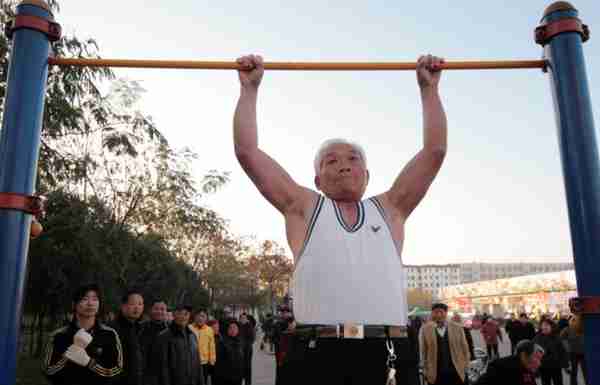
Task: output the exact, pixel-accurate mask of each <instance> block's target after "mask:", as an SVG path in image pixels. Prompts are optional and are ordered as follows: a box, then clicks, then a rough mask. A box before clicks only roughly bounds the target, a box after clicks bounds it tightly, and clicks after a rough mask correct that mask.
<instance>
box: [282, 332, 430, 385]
mask: <svg viewBox="0 0 600 385" xmlns="http://www.w3.org/2000/svg"><path fill="white" fill-rule="evenodd" d="M392 343H393V345H394V350H395V354H396V357H397V358H396V361H395V362H394V365H395V369H396V382H397V384H399V385H418V384H419V373H418V343H417V338H416V335H415V333H412V332H411V333H409V337H408V338H393V339H392ZM387 358H388V350H387V348H386V340H385V339H384V338H373V339H362V340H359V339H335V338H321V339H316V340H314V341H313V343H311V341H310V339H308V338H300V337H298V336H295V337H294V338H292V341H291V344H290V350H289V352H288V355H287V358H286V360H285V362H284V364H283V367H282V368H280V370H279V374H280V375H282V376H281V378H280V381H278V383H279V384H281V385H306V384H310V385H364V384H382V385H384V384H385V383H386V380H387V375H388V370H387ZM281 369H283V370H281Z"/></svg>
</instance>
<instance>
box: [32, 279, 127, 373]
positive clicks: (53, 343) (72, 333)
mask: <svg viewBox="0 0 600 385" xmlns="http://www.w3.org/2000/svg"><path fill="white" fill-rule="evenodd" d="M100 302H101V296H100V289H99V288H98V286H96V285H85V286H82V287H80V288H79V289H78V290H77V291H76V292H75V293H74V295H73V321H72V322H71V323H70V324H69V325H67V326H65V327H63V328H60V329H58V330H56V331H54V332H53V333H52V334H51V335H50V338H49V340H48V344H47V346H46V351H45V354H44V358H43V361H42V370H43V372H44V374H45V375H46V377H47V378H48V379H49V380H50V383H51V384H53V385H74V384H78V385H79V384H83V385H105V384H112V383H113V380H114V379H115V378H117V377H118V376H119V374H120V373H121V370H122V369H123V351H122V348H121V342H120V341H119V336H118V335H117V333H116V332H115V331H114V329H112V328H110V327H108V326H106V325H104V324H102V323H100V321H99V320H98V319H97V318H96V316H97V314H98V311H99V308H100Z"/></svg>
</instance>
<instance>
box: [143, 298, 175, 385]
mask: <svg viewBox="0 0 600 385" xmlns="http://www.w3.org/2000/svg"><path fill="white" fill-rule="evenodd" d="M168 326H169V325H168V324H167V304H166V303H165V302H164V301H162V300H161V299H155V300H153V301H152V307H151V308H150V320H149V321H146V322H145V323H144V326H143V328H142V335H141V337H140V339H141V343H142V349H143V352H144V385H154V384H156V383H157V382H158V379H157V378H156V373H155V370H154V368H156V366H157V357H155V356H154V355H153V354H152V346H153V345H154V343H155V342H156V337H157V336H158V335H159V334H160V333H161V332H162V331H164V330H165V329H167V328H168Z"/></svg>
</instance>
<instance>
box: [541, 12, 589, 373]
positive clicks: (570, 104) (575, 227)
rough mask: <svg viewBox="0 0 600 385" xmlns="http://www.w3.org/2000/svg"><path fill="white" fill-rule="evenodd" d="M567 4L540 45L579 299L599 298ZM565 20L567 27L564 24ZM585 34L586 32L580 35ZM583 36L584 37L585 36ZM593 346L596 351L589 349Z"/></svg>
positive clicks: (582, 109)
mask: <svg viewBox="0 0 600 385" xmlns="http://www.w3.org/2000/svg"><path fill="white" fill-rule="evenodd" d="M577 16H578V12H577V10H576V9H575V8H574V7H573V6H572V5H571V4H569V3H566V2H557V3H554V4H552V5H550V6H549V7H548V8H547V9H546V12H545V13H544V17H543V19H542V22H543V24H545V25H547V26H550V24H553V25H554V28H553V30H554V32H556V31H557V30H558V31H559V32H558V33H557V34H555V35H553V36H550V37H549V39H547V41H544V42H543V43H542V44H544V46H545V52H544V53H545V56H546V59H547V60H548V72H549V74H550V79H551V85H552V92H553V97H554V109H555V114H556V122H557V125H558V135H559V144H560V153H561V159H562V169H563V176H564V181H565V188H566V194H567V204H568V211H569V223H570V228H571V239H572V243H573V256H574V258H575V274H576V276H577V289H578V292H579V293H578V294H579V296H580V297H588V296H589V297H598V296H600V158H599V156H598V142H597V139H596V132H595V129H594V117H593V115H592V104H591V99H590V93H589V88H588V82H587V75H586V70H585V60H584V56H583V47H582V43H583V41H582V36H584V35H586V33H587V31H585V29H582V30H580V31H579V32H577V31H573V27H572V25H573V24H572V23H573V22H579V19H577ZM569 22H570V23H571V26H569ZM584 31H585V32H586V33H584ZM586 38H587V36H586ZM584 324H585V359H586V361H587V368H588V376H589V377H588V383H589V384H600V354H598V350H597V349H598V347H599V346H600V314H585V315H584ZM594 347H596V349H595V350H596V351H594V349H593V348H594Z"/></svg>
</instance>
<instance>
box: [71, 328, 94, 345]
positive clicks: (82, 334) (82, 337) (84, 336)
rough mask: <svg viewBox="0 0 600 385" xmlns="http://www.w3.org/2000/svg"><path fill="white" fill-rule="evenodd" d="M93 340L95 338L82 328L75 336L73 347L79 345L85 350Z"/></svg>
mask: <svg viewBox="0 0 600 385" xmlns="http://www.w3.org/2000/svg"><path fill="white" fill-rule="evenodd" d="M93 339H94V338H93V337H92V335H91V334H90V333H88V332H86V331H85V329H83V328H82V329H79V331H78V332H77V333H75V335H74V336H73V345H77V346H79V347H80V348H82V349H85V348H87V346H88V345H89V344H90V342H92V340H93Z"/></svg>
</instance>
